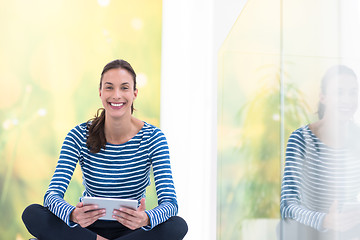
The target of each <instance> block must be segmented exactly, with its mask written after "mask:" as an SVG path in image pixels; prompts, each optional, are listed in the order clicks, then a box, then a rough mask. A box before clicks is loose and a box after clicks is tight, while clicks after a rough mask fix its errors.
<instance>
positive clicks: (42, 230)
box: [22, 204, 96, 240]
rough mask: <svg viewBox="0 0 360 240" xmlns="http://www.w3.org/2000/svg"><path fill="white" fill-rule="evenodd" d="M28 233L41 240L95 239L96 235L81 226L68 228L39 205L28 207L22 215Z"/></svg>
mask: <svg viewBox="0 0 360 240" xmlns="http://www.w3.org/2000/svg"><path fill="white" fill-rule="evenodd" d="M22 219H23V222H24V224H25V226H26V228H27V229H28V231H29V232H30V233H31V234H32V235H33V236H35V237H37V238H38V239H41V240H47V239H49V240H64V239H66V240H81V239H89V240H91V239H93V240H95V239H96V233H94V232H92V231H90V230H88V229H86V228H82V227H81V226H79V225H78V226H76V227H69V226H68V225H67V224H66V223H64V221H62V220H61V219H60V218H58V217H57V216H56V215H54V214H53V213H52V212H50V211H49V210H48V209H47V208H46V207H43V206H41V205H39V204H32V205H30V206H28V207H27V208H26V209H25V210H24V212H23V214H22Z"/></svg>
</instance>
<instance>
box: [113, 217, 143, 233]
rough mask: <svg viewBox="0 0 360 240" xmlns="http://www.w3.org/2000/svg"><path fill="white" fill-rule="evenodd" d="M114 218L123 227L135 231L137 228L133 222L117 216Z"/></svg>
mask: <svg viewBox="0 0 360 240" xmlns="http://www.w3.org/2000/svg"><path fill="white" fill-rule="evenodd" d="M113 218H115V219H116V220H117V221H118V222H119V223H121V224H122V225H124V226H125V227H127V228H129V229H131V230H135V229H136V228H137V227H136V226H135V225H134V223H133V222H132V221H131V220H128V219H126V218H123V217H121V216H117V215H113Z"/></svg>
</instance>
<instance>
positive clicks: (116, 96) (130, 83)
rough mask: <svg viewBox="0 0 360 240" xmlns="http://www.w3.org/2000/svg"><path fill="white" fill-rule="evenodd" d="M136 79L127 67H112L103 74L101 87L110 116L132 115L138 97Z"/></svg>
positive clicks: (101, 94) (102, 98)
mask: <svg viewBox="0 0 360 240" xmlns="http://www.w3.org/2000/svg"><path fill="white" fill-rule="evenodd" d="M137 93H138V90H137V89H136V90H134V79H133V77H132V75H131V74H130V73H129V72H128V71H127V70H125V69H122V68H116V69H110V70H108V71H107V72H105V73H104V74H103V77H102V82H101V89H99V94H100V98H101V101H102V104H103V106H104V108H105V110H106V114H107V116H109V117H114V118H119V117H122V116H124V115H131V105H132V104H133V102H134V100H135V99H136V97H137Z"/></svg>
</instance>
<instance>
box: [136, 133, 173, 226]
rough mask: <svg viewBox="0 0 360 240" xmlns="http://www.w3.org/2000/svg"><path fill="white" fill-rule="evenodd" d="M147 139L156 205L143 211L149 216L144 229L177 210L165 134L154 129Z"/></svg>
mask: <svg viewBox="0 0 360 240" xmlns="http://www.w3.org/2000/svg"><path fill="white" fill-rule="evenodd" d="M149 141H150V144H149V146H150V148H149V157H150V160H151V163H152V167H153V170H154V181H155V188H156V193H157V197H158V206H157V207H155V208H154V209H151V210H147V211H145V212H146V214H147V215H148V216H149V219H150V225H149V226H145V227H143V229H144V230H150V229H152V228H154V227H155V226H157V225H158V224H160V223H163V222H165V221H166V220H168V219H169V218H170V217H172V216H175V215H176V214H177V212H178V204H177V200H176V193H175V187H174V182H173V178H172V172H171V167H170V157H169V148H168V144H167V141H166V138H165V135H164V134H163V133H162V132H161V130H160V129H156V130H155V131H154V132H153V134H152V136H151V137H150V139H149Z"/></svg>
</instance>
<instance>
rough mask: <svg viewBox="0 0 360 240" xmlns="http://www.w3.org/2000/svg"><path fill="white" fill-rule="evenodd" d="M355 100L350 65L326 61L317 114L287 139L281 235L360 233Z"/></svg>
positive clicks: (346, 235) (355, 86)
mask: <svg viewBox="0 0 360 240" xmlns="http://www.w3.org/2000/svg"><path fill="white" fill-rule="evenodd" d="M357 104H358V82H357V77H356V74H355V73H354V71H353V70H351V69H350V68H348V67H346V66H343V65H337V66H334V67H331V68H330V69H329V70H328V71H327V72H326V73H325V75H324V76H323V78H322V81H321V93H320V100H319V108H318V117H319V120H318V121H316V122H313V123H310V124H308V125H305V126H303V127H300V128H299V129H297V130H295V131H294V132H293V133H292V134H291V135H290V137H289V140H288V144H287V148H286V162H285V169H284V177H283V181H282V189H281V204H280V210H281V216H282V218H283V219H284V220H285V221H284V222H283V231H282V234H283V235H282V239H291V240H293V239H327V240H328V239H353V240H354V239H360V230H358V227H359V223H360V217H359V213H360V201H359V193H360V179H359V173H360V161H359V159H358V156H359V144H358V139H359V138H358V136H359V133H360V130H359V128H358V126H356V125H355V124H354V123H353V116H354V114H355V112H356V109H357Z"/></svg>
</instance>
